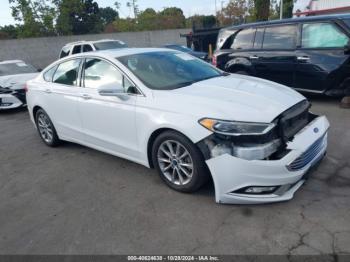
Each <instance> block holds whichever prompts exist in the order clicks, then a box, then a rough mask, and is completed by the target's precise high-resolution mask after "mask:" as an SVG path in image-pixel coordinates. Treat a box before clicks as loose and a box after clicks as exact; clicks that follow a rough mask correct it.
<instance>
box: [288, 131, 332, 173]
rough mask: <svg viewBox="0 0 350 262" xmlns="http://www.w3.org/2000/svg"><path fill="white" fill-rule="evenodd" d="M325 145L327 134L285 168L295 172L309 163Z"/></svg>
mask: <svg viewBox="0 0 350 262" xmlns="http://www.w3.org/2000/svg"><path fill="white" fill-rule="evenodd" d="M326 143H327V134H325V135H323V136H322V137H321V138H319V139H317V140H316V142H315V143H313V144H312V145H311V146H310V147H309V148H308V149H307V150H306V151H305V152H304V153H302V154H301V155H300V156H299V157H298V158H296V159H295V160H294V161H293V162H292V163H290V164H289V165H288V166H287V168H288V170H289V171H297V170H300V169H302V168H304V167H305V166H306V165H308V164H309V163H311V162H312V161H313V160H314V159H315V157H316V156H317V155H318V154H319V153H320V152H321V151H322V149H323V148H324V147H325V145H326Z"/></svg>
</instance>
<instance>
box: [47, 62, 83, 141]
mask: <svg viewBox="0 0 350 262" xmlns="http://www.w3.org/2000/svg"><path fill="white" fill-rule="evenodd" d="M81 61H82V60H81V59H80V58H79V59H77V58H76V59H70V60H66V61H64V62H62V63H60V64H59V65H58V66H55V67H53V68H51V69H50V70H48V71H47V72H46V73H45V75H44V79H45V80H46V81H47V83H45V84H44V85H45V86H43V87H44V92H45V101H46V102H47V106H46V107H45V110H46V111H47V113H48V115H49V116H50V118H51V119H52V121H53V122H54V125H55V127H56V129H57V131H58V133H59V134H60V135H61V136H64V137H65V138H70V139H77V140H80V137H81V121H80V117H79V115H78V107H77V106H78V104H77V100H78V99H79V96H80V91H79V89H80V88H81V87H79V72H80V66H81ZM64 137H62V138H64Z"/></svg>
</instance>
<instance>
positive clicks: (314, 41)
mask: <svg viewBox="0 0 350 262" xmlns="http://www.w3.org/2000/svg"><path fill="white" fill-rule="evenodd" d="M301 36H302V37H301V43H300V48H299V49H298V50H297V51H296V59H297V65H296V73H295V87H296V88H297V89H299V90H307V91H312V92H320V93H321V92H323V91H325V90H327V89H329V88H331V87H336V86H337V85H339V84H340V81H342V80H344V77H345V76H346V75H349V72H348V70H349V67H348V66H347V64H348V63H349V58H348V57H349V55H346V54H345V53H344V46H345V45H346V44H347V43H348V41H349V37H348V36H347V35H346V33H345V32H344V31H343V30H342V29H341V28H340V27H339V26H338V25H337V24H336V23H334V22H332V21H327V22H313V23H303V24H302V25H301ZM342 76H344V77H342Z"/></svg>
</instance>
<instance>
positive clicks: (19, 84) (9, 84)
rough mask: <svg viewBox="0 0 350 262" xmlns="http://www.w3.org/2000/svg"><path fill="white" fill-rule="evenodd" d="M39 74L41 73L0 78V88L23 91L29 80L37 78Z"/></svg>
mask: <svg viewBox="0 0 350 262" xmlns="http://www.w3.org/2000/svg"><path fill="white" fill-rule="evenodd" d="M38 74H39V73H30V74H18V75H8V76H0V87H3V88H10V89H23V88H24V84H25V83H26V82H27V81H28V80H31V79H33V78H35V77H36V76H37V75H38Z"/></svg>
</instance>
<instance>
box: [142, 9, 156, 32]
mask: <svg viewBox="0 0 350 262" xmlns="http://www.w3.org/2000/svg"><path fill="white" fill-rule="evenodd" d="M137 28H138V30H140V31H142V30H157V29H160V28H161V24H160V23H159V16H158V14H157V12H156V11H154V9H152V8H147V9H146V10H144V11H142V12H140V14H139V15H138V17H137Z"/></svg>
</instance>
